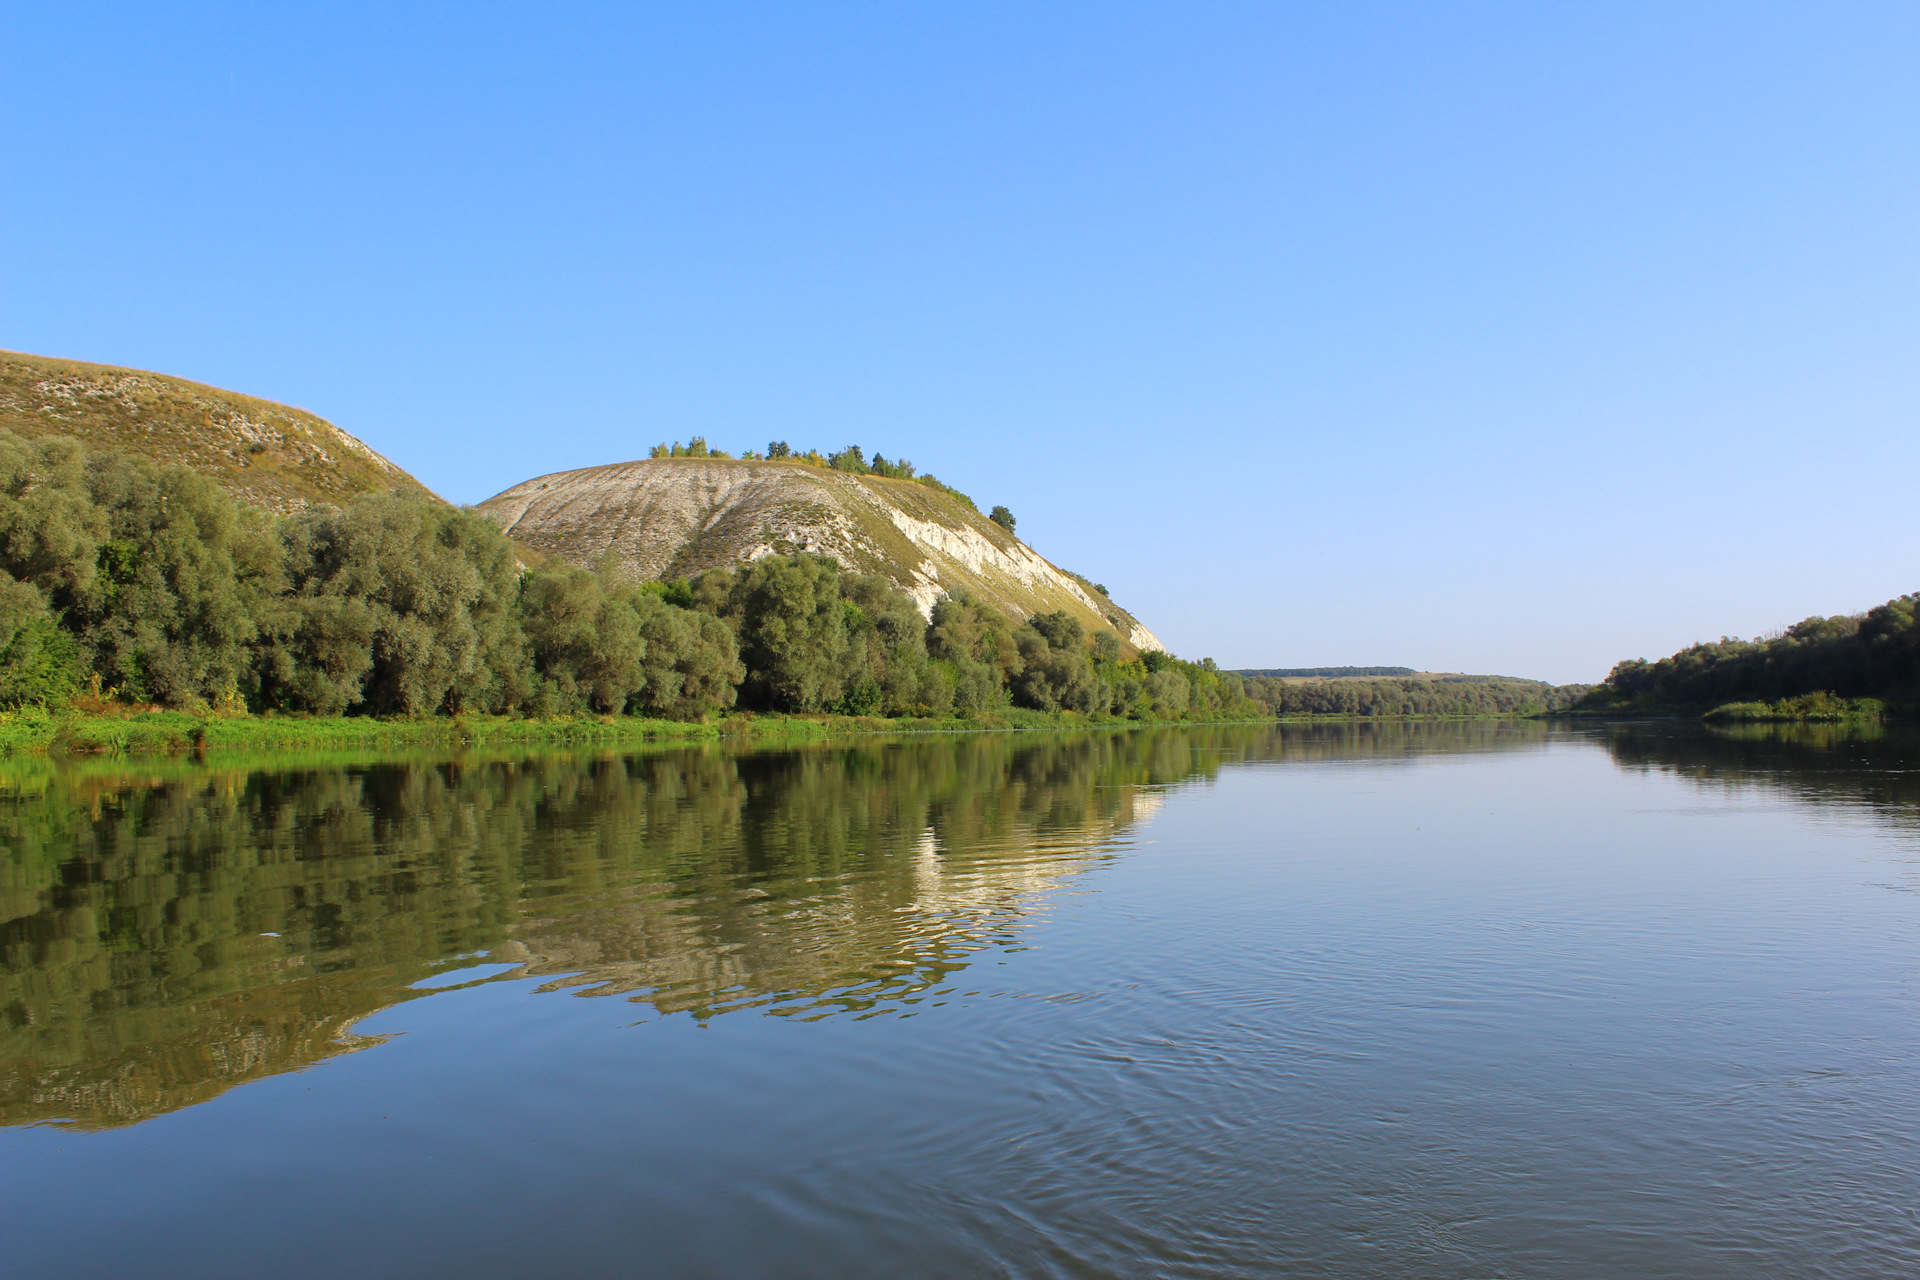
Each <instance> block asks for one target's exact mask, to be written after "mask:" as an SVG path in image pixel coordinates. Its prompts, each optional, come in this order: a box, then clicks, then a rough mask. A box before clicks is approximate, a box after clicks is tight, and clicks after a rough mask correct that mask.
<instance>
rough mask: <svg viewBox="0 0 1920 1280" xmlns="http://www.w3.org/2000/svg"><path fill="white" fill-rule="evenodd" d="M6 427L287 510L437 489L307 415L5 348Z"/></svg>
mask: <svg viewBox="0 0 1920 1280" xmlns="http://www.w3.org/2000/svg"><path fill="white" fill-rule="evenodd" d="M0 428H4V429H6V430H8V431H12V432H15V433H17V434H19V435H23V436H28V437H40V436H54V435H66V436H73V437H75V438H76V439H79V440H83V441H85V442H86V443H87V444H88V445H89V446H90V447H92V448H96V449H118V450H125V451H126V452H129V453H139V454H145V455H146V456H148V457H151V458H154V459H156V460H158V461H160V462H165V463H173V464H177V465H180V466H186V467H191V468H193V469H194V470H195V471H198V472H200V473H202V474H203V475H206V476H209V477H211V478H212V479H214V480H217V481H219V482H220V484H221V485H223V486H224V487H225V488H226V490H227V491H228V492H229V493H231V494H233V496H234V497H236V498H238V499H239V500H241V501H242V502H246V503H248V504H250V505H252V506H256V507H263V508H265V509H267V510H269V511H277V512H282V513H284V512H288V511H294V510H298V509H299V508H301V507H305V506H307V505H309V504H312V503H330V504H335V505H338V504H340V503H344V502H346V501H348V500H350V499H352V498H355V497H358V496H359V495H360V494H363V493H371V492H377V491H384V490H388V489H402V490H407V491H411V492H415V493H421V494H426V493H427V492H428V490H427V488H426V486H425V485H423V484H421V483H420V482H419V481H418V480H415V479H414V478H413V477H412V476H410V475H408V474H407V473H406V472H405V471H402V470H401V469H400V468H399V467H397V466H395V465H394V464H393V463H391V462H389V461H387V460H386V459H385V458H383V457H381V456H380V455H379V454H377V453H375V452H374V451H373V450H372V449H369V448H368V447H367V446H366V445H364V444H362V443H360V441H358V440H356V439H354V438H353V437H352V436H350V435H348V434H347V433H346V432H344V431H342V430H340V428H338V427H336V426H334V425H333V424H332V423H330V422H328V421H326V420H325V419H323V418H318V417H315V416H314V415H313V414H311V413H308V412H306V411H305V410H304V409H294V408H290V407H289V406H287V405H284V404H275V403H274V402H273V401H271V400H257V399H255V398H254V397H252V396H244V395H240V394H238V393H236V392H232V391H222V390H220V389H219V388H217V387H208V386H203V385H201V384H200V383H197V382H188V381H186V380H185V379H183V378H170V377H168V376H166V375H165V374H159V373H147V372H144V371H142V370H139V369H120V368H116V367H114V366H112V365H104V364H86V363H84V362H82V361H78V360H58V359H54V358H53V357H50V356H32V355H23V354H21V353H19V352H14V351H0Z"/></svg>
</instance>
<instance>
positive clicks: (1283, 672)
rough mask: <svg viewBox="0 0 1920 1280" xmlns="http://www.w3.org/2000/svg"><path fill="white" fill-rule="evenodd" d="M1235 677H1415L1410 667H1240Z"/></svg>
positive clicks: (1319, 678)
mask: <svg viewBox="0 0 1920 1280" xmlns="http://www.w3.org/2000/svg"><path fill="white" fill-rule="evenodd" d="M1229 674H1231V675H1236V676H1272V677H1273V678H1274V679H1276V680H1354V679H1360V678H1363V677H1368V676H1415V675H1419V674H1420V673H1419V672H1418V671H1415V670H1414V669H1413V668H1412V667H1242V668H1240V669H1239V670H1237V671H1233V672H1230V673H1229Z"/></svg>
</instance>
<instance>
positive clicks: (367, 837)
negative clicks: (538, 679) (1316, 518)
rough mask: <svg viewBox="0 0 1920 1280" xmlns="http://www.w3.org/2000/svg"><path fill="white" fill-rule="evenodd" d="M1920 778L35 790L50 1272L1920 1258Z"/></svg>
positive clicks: (581, 764)
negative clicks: (1919, 989) (1919, 1011)
mask: <svg viewBox="0 0 1920 1280" xmlns="http://www.w3.org/2000/svg"><path fill="white" fill-rule="evenodd" d="M1917 819H1920V750H1917V749H1916V743H1915V742H1914V740H1913V739H1911V738H1908V737H1903V736H1900V735H1880V736H1860V735H1848V734H1844V733H1825V734H1822V733H1819V732H1812V733H1809V732H1805V731H1800V732H1783V731H1771V730H1758V731H1751V730H1750V731H1746V732H1743V733H1714V732H1709V731H1705V730H1679V729H1658V728H1612V729H1601V728H1596V729H1583V730H1551V729H1548V728H1546V727H1544V726H1541V725H1536V724H1508V723H1488V724H1469V725H1425V726H1422V725H1372V726H1367V725H1361V726H1352V725H1349V726H1316V727H1307V728H1291V727H1290V728H1273V727H1243V728H1194V729H1147V730H1141V731H1138V732H1132V733H1089V734H1081V735H1035V734H1010V735H962V736H952V737H940V738H931V739H928V738H922V739H914V740H905V739H903V740H897V741H872V742H863V743H859V744H856V745H850V746H849V745H840V746H827V747H810V748H807V749H803V750H795V751H783V750H766V749H759V750H728V749H722V748H701V749H684V750H674V751H665V752H653V753H646V754H635V755H628V756H622V755H562V756H552V755H548V756H519V757H512V756H509V757H501V758H485V757H472V758H463V759H457V760H448V759H433V758H425V757H422V758H400V759H395V758H387V759H380V758H365V759H355V758H350V757H337V758H315V759H313V760H308V761H287V760H281V761H279V762H277V763H253V764H250V763H248V762H245V761H237V762H225V763H223V762H221V761H220V760H218V759H217V758H216V759H211V760H208V761H199V762H196V761H191V760H181V761H167V762H156V763H150V764H141V765H137V766H132V767H129V766H127V765H125V764H124V763H122V764H113V763H111V762H88V763H81V764H73V765H63V766H56V765H53V764H49V763H46V762H38V763H32V762H28V763H12V764H0V836H3V837H4V843H5V854H4V858H0V1014H4V1016H3V1017H0V1125H5V1126H7V1127H6V1128H3V1129H0V1203H4V1204H5V1205H6V1206H7V1209H6V1231H5V1241H4V1250H5V1252H4V1257H5V1259H6V1268H5V1269H6V1271H7V1273H8V1274H10V1275H11V1274H18V1275H22V1276H25V1275H34V1276H96V1275H97V1276H105V1275H155V1276H169V1275H181V1276H185V1275H193V1276H241V1275H260V1274H270V1275H276V1276H299V1277H304V1276H314V1277H320V1276H327V1277H332V1276H338V1275H342V1274H357V1275H368V1276H443V1275H444V1276H461V1277H486V1276H503V1277H504V1276H514V1277H524V1276H529V1275H535V1276H742V1275H768V1276H822V1277H826V1276H836V1277H840V1276H868V1275H871V1276H888V1277H892V1276H931V1277H945V1276H954V1277H962V1276H967V1277H971V1276H995V1275H1004V1276H1266V1275H1275V1274H1285V1275H1294V1276H1328V1277H1332V1276H1352V1275H1370V1276H1410V1277H1411V1276H1421V1277H1461V1278H1466V1277H1485V1276H1511V1277H1522V1276H1541V1277H1548V1276H1551V1277H1580V1276H1596V1277H1598V1276H1623V1275H1634V1276H1650V1277H1657V1276H1676V1277H1680V1276H1684V1277H1715V1276H1727V1277H1736V1276H1738V1277H1751V1276H1782V1277H1786V1276H1887V1275H1898V1274H1913V1273H1915V1272H1916V1271H1920V1214H1917V1213H1916V1209H1915V1206H1916V1205H1920V1022H1917V1021H1916V1018H1915V1013H1916V1004H1915V979H1916V977H1920V894H1917V893H1916V890H1920V820H1917Z"/></svg>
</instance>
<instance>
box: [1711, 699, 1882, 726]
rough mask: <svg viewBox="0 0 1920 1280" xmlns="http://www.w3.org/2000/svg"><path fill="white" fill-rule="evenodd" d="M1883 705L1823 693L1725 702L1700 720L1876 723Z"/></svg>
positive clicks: (1872, 701)
mask: <svg viewBox="0 0 1920 1280" xmlns="http://www.w3.org/2000/svg"><path fill="white" fill-rule="evenodd" d="M1886 714H1887V704H1886V703H1884V702H1882V701H1880V699H1878V698H1836V697H1834V696H1833V695H1831V694H1826V693H1808V694H1802V695H1801V696H1800V697H1797V698H1781V699H1779V700H1778V701H1776V702H1729V703H1726V704H1725V705H1723V706H1718V707H1715V708H1714V709H1713V710H1711V711H1709V712H1707V714H1706V715H1705V717H1703V718H1704V719H1707V720H1710V721H1713V722H1715V723H1720V724H1740V723H1794V724H1841V723H1851V722H1854V721H1867V722H1873V723H1877V722H1879V721H1881V720H1883V719H1885V718H1886Z"/></svg>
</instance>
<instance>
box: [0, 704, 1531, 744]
mask: <svg viewBox="0 0 1920 1280" xmlns="http://www.w3.org/2000/svg"><path fill="white" fill-rule="evenodd" d="M1517 718H1521V717H1516V716H1512V715H1505V716H1423V715H1415V716H1353V715H1331V716H1302V715H1289V716H1279V717H1265V716H1262V717H1257V718H1256V721H1249V723H1253V722H1258V723H1268V724H1272V723H1282V724H1305V723H1330V722H1338V723H1350V722H1358V721H1371V720H1449V721H1451V720H1486V719H1517ZM1143 723H1160V722H1158V721H1154V722H1148V721H1140V720H1131V719H1125V718H1122V717H1118V716H1088V715H1082V714H1080V713H1078V712H1073V711H1051V712H1049V711H1028V710H1024V709H1021V708H1017V707H1016V708H1010V709H1007V710H1003V711H997V712H994V713H993V714H991V715H988V716H981V717H974V718H968V717H959V716H945V717H914V716H898V717H885V716H838V715H820V716H800V715H753V714H745V713H742V714H735V715H728V716H722V717H717V718H715V719H711V720H706V721H693V722H687V721H680V720H648V719H643V718H640V717H637V716H561V717H553V718H549V719H524V718H518V717H512V716H460V717H447V716H423V717H417V718H411V719H408V718H380V717H375V716H301V715H271V714H269V715H194V714H192V713H189V712H183V711H142V710H134V709H129V710H127V711H125V712H119V711H106V712H75V711H69V710H47V709H43V708H39V707H28V708H23V709H21V710H18V711H10V712H0V755H21V754H49V755H102V754H105V755H122V754H129V753H135V754H154V753H176V754H177V753H185V752H197V751H212V750H226V749H236V750H251V751H287V752H306V751H334V750H354V751H398V750H406V749H413V748H431V749H436V750H444V749H446V748H451V747H458V748H463V749H464V748H471V747H489V746H500V747H511V746H622V745H627V744H644V743H659V744H672V743H675V742H686V743H696V742H720V741H734V742H772V743H778V742H807V741H816V740H820V739H825V738H839V737H849V736H856V735H862V734H878V733H889V734H897V733H978V732H988V731H994V730H1001V731H1005V730H1032V729H1087V728H1116V729H1117V728H1126V727H1129V726H1138V725H1141V724H1143ZM1165 723H1187V722H1183V721H1167V722H1165Z"/></svg>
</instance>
